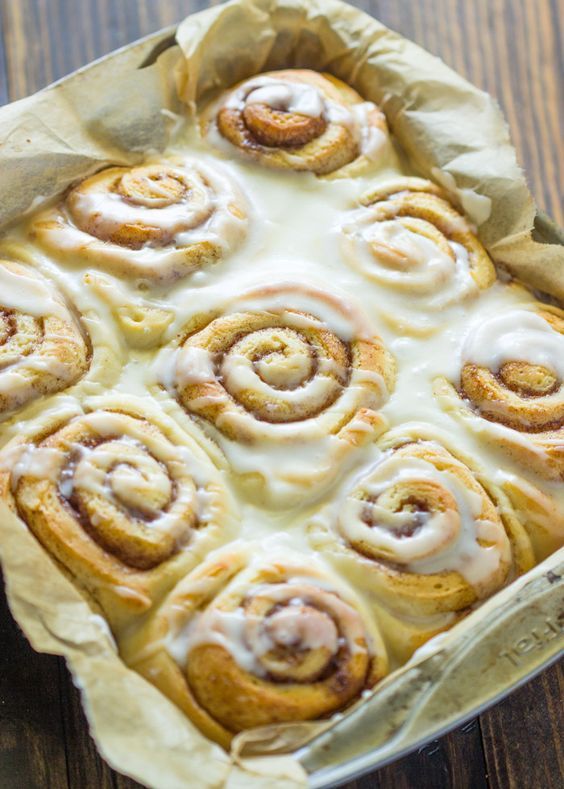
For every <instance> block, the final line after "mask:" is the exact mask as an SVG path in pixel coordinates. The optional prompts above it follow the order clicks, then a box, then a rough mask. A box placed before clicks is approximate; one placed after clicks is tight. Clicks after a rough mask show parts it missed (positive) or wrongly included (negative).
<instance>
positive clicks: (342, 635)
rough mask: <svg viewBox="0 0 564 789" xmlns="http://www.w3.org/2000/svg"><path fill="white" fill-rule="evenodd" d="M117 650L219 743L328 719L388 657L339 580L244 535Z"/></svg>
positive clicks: (377, 674)
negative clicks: (244, 540) (267, 728)
mask: <svg viewBox="0 0 564 789" xmlns="http://www.w3.org/2000/svg"><path fill="white" fill-rule="evenodd" d="M121 651H122V654H123V655H124V658H125V660H126V662H127V663H128V664H129V665H130V666H132V667H133V668H135V669H136V670H137V671H139V672H140V673H141V674H143V675H144V676H145V677H146V678H147V679H148V680H149V681H150V682H153V683H154V684H155V685H157V687H159V688H160V689H161V690H162V691H163V692H164V693H166V694H167V695H168V696H169V698H171V699H172V701H174V702H175V703H176V704H177V705H178V706H179V707H180V708H181V709H182V711H183V712H184V713H185V714H187V715H188V716H189V717H190V718H191V719H192V721H193V722H194V723H195V724H196V725H197V726H199V728H200V729H201V730H202V731H203V732H204V734H206V735H207V736H208V737H210V738H211V739H214V740H216V741H217V742H219V743H220V744H221V745H223V746H224V747H228V746H229V743H230V741H231V739H232V737H233V735H235V734H236V733H237V732H240V731H243V730H246V729H250V728H254V727H257V726H264V725H268V724H272V723H282V722H290V721H304V720H315V719H317V718H320V717H328V716H330V715H331V714H333V713H336V712H338V711H339V710H341V709H343V708H344V707H346V706H347V705H348V704H350V703H351V702H352V701H354V700H355V699H357V698H358V697H359V696H360V694H361V693H362V692H363V691H364V690H366V689H369V688H371V687H373V686H374V685H375V684H376V682H378V680H379V679H381V678H382V677H383V676H384V675H385V673H386V671H387V666H388V664H387V657H386V652H385V648H384V645H383V643H382V640H381V638H380V635H379V632H378V630H377V628H376V626H375V625H374V623H373V622H372V621H371V618H370V616H369V615H367V613H366V611H365V610H364V608H363V607H362V604H361V603H360V601H359V600H358V599H357V598H356V597H355V595H354V594H353V593H352V591H351V590H350V589H349V588H348V587H347V586H346V585H345V584H344V583H343V582H342V581H340V580H339V579H338V578H336V577H334V576H333V575H332V574H331V573H329V572H328V571H327V570H325V569H324V568H323V567H322V566H321V565H318V564H317V562H316V561H315V560H313V561H312V560H311V558H306V557H305V556H302V555H298V554H294V553H292V552H289V551H286V552H285V555H284V557H282V556H278V555H277V557H276V558H273V555H272V554H268V553H267V554H264V553H263V552H262V551H261V549H260V546H256V545H253V544H246V545H242V544H238V545H234V546H233V547H232V548H231V549H229V550H225V551H223V552H219V554H214V556H213V558H212V557H210V559H209V561H208V563H207V564H205V565H203V566H201V567H199V568H198V569H197V570H195V571H194V572H193V573H192V574H191V575H189V576H187V577H186V578H185V579H184V580H183V581H181V582H180V583H179V584H178V586H177V587H176V588H175V589H174V590H173V591H172V592H171V594H170V595H169V597H168V598H167V600H166V601H165V602H164V604H163V606H162V607H161V608H160V610H158V611H157V612H156V613H155V614H154V615H153V617H152V618H151V620H150V621H149V622H148V623H147V624H146V625H145V626H144V627H142V628H141V630H139V631H138V632H137V633H135V634H133V636H132V637H130V638H128V639H126V640H125V641H124V642H123V643H122V645H121ZM243 699H244V702H243V701H242V700H243Z"/></svg>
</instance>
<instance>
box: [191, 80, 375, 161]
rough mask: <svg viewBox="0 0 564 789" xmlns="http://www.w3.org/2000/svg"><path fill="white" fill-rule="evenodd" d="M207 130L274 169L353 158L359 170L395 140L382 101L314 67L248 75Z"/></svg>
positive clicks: (209, 117)
mask: <svg viewBox="0 0 564 789" xmlns="http://www.w3.org/2000/svg"><path fill="white" fill-rule="evenodd" d="M203 127H204V134H211V136H212V138H213V136H214V135H215V136H216V138H217V136H219V138H220V139H221V138H223V139H224V140H227V141H228V142H229V143H231V144H232V145H234V146H235V147H236V149H237V150H238V151H239V152H240V153H242V154H243V155H245V156H247V157H248V158H250V159H253V160H254V161H257V162H259V163H260V164H262V165H264V166H266V167H273V168H276V169H282V170H306V171H310V172H313V173H316V174H318V175H322V174H328V173H334V172H335V171H337V170H340V169H341V168H343V167H345V165H350V164H351V163H353V162H354V168H355V172H356V170H358V169H361V168H362V167H363V166H365V165H366V164H367V163H368V162H369V161H370V160H371V159H377V158H378V157H379V155H380V151H381V148H382V146H383V144H384V143H385V141H386V139H387V127H386V120H385V117H384V115H383V114H382V113H381V112H380V110H379V109H378V107H376V105H375V104H372V103H371V102H365V101H363V99H362V98H361V97H360V96H359V95H358V93H356V91H354V90H353V89H352V88H350V87H349V86H348V85H346V84H345V83H344V82H341V81H340V80H338V79H337V78H336V77H333V76H331V75H330V74H318V73H316V72H314V71H309V70H307V69H286V70H284V71H271V72H267V73H265V74H261V75H259V76H256V77H252V78H251V79H247V80H245V81H244V82H242V83H241V84H240V85H238V86H237V87H236V88H234V89H233V90H232V91H230V92H229V93H228V94H227V96H225V97H223V98H222V100H220V103H219V106H217V105H214V106H213V107H212V108H211V110H209V111H208V112H207V113H205V114H204V118H203ZM349 169H350V168H347V174H349Z"/></svg>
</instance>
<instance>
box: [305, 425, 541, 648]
mask: <svg viewBox="0 0 564 789" xmlns="http://www.w3.org/2000/svg"><path fill="white" fill-rule="evenodd" d="M406 441H407V443H406ZM382 442H383V446H384V447H386V448H385V449H384V451H383V452H382V453H381V454H380V455H379V456H378V457H377V459H376V460H375V461H374V462H373V463H372V464H371V465H368V466H367V467H364V468H362V469H361V470H360V471H359V472H358V473H357V474H356V475H355V476H354V477H353V478H352V479H351V481H350V482H349V483H347V485H346V486H345V489H344V490H343V492H342V493H341V495H340V496H338V497H337V499H336V502H335V503H334V504H333V505H329V507H328V508H327V510H326V511H324V512H322V513H320V514H319V515H318V516H317V517H315V518H314V519H313V521H312V524H311V526H310V533H311V538H312V542H313V544H314V546H316V547H317V548H318V549H319V550H321V551H322V552H323V554H324V555H327V556H328V557H329V558H331V559H332V560H333V561H334V562H335V563H336V564H337V566H339V567H341V568H342V569H343V570H344V572H345V573H346V574H350V575H351V577H354V578H355V581H356V582H357V583H359V584H360V585H361V586H362V587H363V588H365V589H366V590H367V591H368V593H369V594H370V595H371V598H372V599H373V601H374V603H375V604H376V606H379V605H381V606H382V607H383V608H384V609H385V611H384V618H385V622H386V635H387V636H389V637H390V640H391V642H392V643H393V644H394V646H395V647H396V650H397V651H399V652H400V653H402V654H401V657H402V659H404V660H405V659H406V658H407V657H408V656H409V654H410V653H411V652H412V651H413V648H415V647H417V646H419V645H420V644H421V643H422V642H423V641H425V640H426V639H427V638H428V637H430V636H431V635H433V634H434V633H435V632H437V631H438V630H441V629H444V627H445V626H448V625H451V624H452V617H450V618H449V617H448V616H446V617H444V616H443V617H442V618H441V616H440V615H449V614H457V613H463V612H464V611H465V610H466V609H468V607H469V606H472V605H473V604H474V603H476V602H477V601H479V600H483V599H485V598H487V597H489V596H490V595H492V594H493V593H494V592H496V591H497V590H499V589H500V588H501V587H503V586H504V585H505V583H506V582H508V581H509V580H510V579H511V578H513V577H514V576H515V575H516V574H519V573H521V572H524V571H525V570H527V569H529V568H530V567H532V566H533V564H534V557H533V552H532V548H531V544H530V541H529V539H528V537H527V534H526V532H525V531H524V530H523V528H522V526H521V523H520V522H519V521H518V520H517V519H516V518H515V516H514V514H513V513H512V510H511V507H510V505H509V503H508V501H507V499H506V498H505V497H504V496H503V494H502V493H501V492H500V491H499V490H497V489H496V488H494V487H493V486H491V485H489V484H487V485H486V483H484V480H483V479H482V477H481V476H479V475H477V474H476V473H475V472H474V471H472V470H471V468H469V467H468V466H467V465H466V464H465V463H464V462H462V461H461V460H459V459H457V458H456V457H455V456H454V455H452V454H451V453H450V452H449V451H448V450H446V449H445V448H444V447H442V446H441V445H440V444H438V443H436V442H434V441H428V440H408V439H405V438H403V439H402V440H398V439H394V440H393V441H392V442H391V446H389V448H387V444H389V443H390V442H389V441H388V437H387V436H384V437H383V438H382ZM390 614H391V617H390ZM395 616H397V619H394V617H395ZM402 619H406V620H407V623H404V622H403V621H402ZM404 629H407V636H404V638H405V639H406V641H405V643H401V638H402V632H403V631H404ZM398 644H400V646H399V647H398Z"/></svg>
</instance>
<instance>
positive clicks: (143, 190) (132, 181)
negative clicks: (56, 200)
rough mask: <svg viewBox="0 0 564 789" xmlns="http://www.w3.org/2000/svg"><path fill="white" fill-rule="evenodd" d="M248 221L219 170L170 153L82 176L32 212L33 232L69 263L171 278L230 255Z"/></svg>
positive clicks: (143, 277)
mask: <svg viewBox="0 0 564 789" xmlns="http://www.w3.org/2000/svg"><path fill="white" fill-rule="evenodd" d="M247 224H248V206H247V204H246V201H245V199H244V197H243V195H242V193H241V192H240V190H239V188H238V187H237V185H236V184H235V183H234V182H233V181H232V180H231V178H230V177H229V176H228V175H227V174H226V173H225V172H224V171H223V170H222V169H220V167H218V166H216V165H214V167H213V168H212V167H208V166H207V165H204V164H202V163H201V162H196V161H195V160H193V159H189V158H185V157H180V156H176V157H173V158H167V159H157V160H152V161H149V162H147V163H146V164H144V165H142V166H139V167H110V168H108V169H106V170H102V171H101V172H99V173H97V174H96V175H93V176H91V177H90V178H87V179H86V180H84V181H82V182H81V183H79V184H78V185H77V186H75V187H74V188H73V189H71V190H70V192H69V193H68V194H67V196H66V199H65V200H64V202H63V203H62V205H60V206H58V207H56V208H54V209H51V210H48V211H46V212H43V213H41V214H39V215H38V216H37V217H36V219H35V220H34V221H33V223H32V226H31V235H32V238H35V239H37V240H38V241H39V242H40V243H41V244H42V245H44V246H45V247H46V248H47V249H48V250H49V251H50V252H52V253H54V254H56V255H57V256H59V257H63V258H66V259H67V260H68V259H74V260H75V261H77V262H78V263H80V264H88V265H91V266H94V267H95V268H98V267H99V268H103V269H106V270H108V271H111V272H113V273H116V274H118V275H120V276H123V277H129V278H135V279H138V280H141V281H142V282H144V281H147V280H148V281H150V282H157V283H167V282H168V283H169V282H172V281H174V280H176V279H178V278H179V277H182V276H185V275H186V274H188V273H189V272H190V271H193V270H194V269H197V268H200V267H201V266H205V265H207V264H209V263H213V262H214V261H217V260H219V259H220V258H222V257H224V256H225V255H227V254H229V252H231V251H232V250H233V249H234V248H235V247H236V246H237V245H238V244H239V243H240V242H241V240H242V239H243V237H244V236H245V233H246V230H247Z"/></svg>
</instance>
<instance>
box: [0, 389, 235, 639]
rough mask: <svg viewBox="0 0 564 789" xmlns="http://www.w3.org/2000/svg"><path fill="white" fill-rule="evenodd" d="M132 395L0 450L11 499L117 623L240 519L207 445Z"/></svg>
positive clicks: (147, 601) (149, 601)
mask: <svg viewBox="0 0 564 789" xmlns="http://www.w3.org/2000/svg"><path fill="white" fill-rule="evenodd" d="M127 400H128V398H120V400H119V405H118V402H117V399H114V400H109V399H101V400H100V401H99V402H98V403H96V401H95V400H93V401H92V402H93V409H94V410H89V411H87V412H86V413H80V414H76V415H74V416H72V417H70V418H68V419H65V420H63V421H60V419H58V420H57V421H56V422H54V423H50V422H49V420H48V419H47V420H46V424H42V425H41V427H40V429H39V430H38V432H37V434H36V435H35V437H33V438H22V437H19V438H16V439H15V440H14V441H12V442H11V443H10V444H8V445H7V447H5V448H4V450H3V451H2V453H1V454H0V461H1V468H2V472H1V475H0V481H1V488H2V495H3V497H4V499H5V500H6V501H7V502H8V504H9V505H10V506H11V507H12V509H13V510H14V511H15V512H16V513H17V514H18V515H19V517H20V518H21V519H22V520H23V521H24V523H26V524H27V526H28V527H29V529H30V531H31V532H32V533H33V534H34V535H35V536H36V537H37V539H38V540H39V541H40V542H41V543H42V544H43V546H44V547H45V548H46V549H47V550H48V551H49V552H50V553H51V555H52V556H53V557H54V558H56V559H57V560H58V561H59V562H60V563H61V564H62V565H63V567H64V568H66V570H67V571H68V572H69V573H70V574H71V575H72V576H73V577H75V578H76V580H77V581H78V583H79V584H80V585H81V586H82V587H83V588H85V589H86V590H88V591H89V592H90V593H91V594H92V596H93V597H94V599H95V600H96V601H97V602H98V603H99V604H100V605H101V606H102V608H103V609H104V613H105V614H106V616H107V618H108V620H109V621H110V622H111V623H115V624H116V625H118V626H119V624H120V623H121V620H122V616H123V615H128V614H129V615H133V614H136V613H141V612H143V611H145V610H146V609H147V608H148V607H150V605H151V604H152V603H153V602H154V599H155V597H156V596H158V594H160V593H162V592H163V591H166V589H167V586H170V585H171V583H172V582H173V581H174V580H175V579H176V578H177V577H178V575H179V574H182V573H184V572H186V571H187V569H189V568H190V567H191V566H193V564H194V563H195V562H196V561H197V559H198V557H199V556H201V553H202V551H203V550H205V548H206V547H208V548H209V547H210V546H211V545H212V544H217V543H218V542H221V541H223V540H225V539H227V538H228V537H229V527H230V525H231V518H232V511H231V506H232V505H231V503H230V499H229V497H228V495H227V493H226V491H225V489H224V488H223V486H222V484H221V480H220V478H219V476H218V474H217V472H216V470H215V469H214V467H213V466H212V464H211V463H210V462H209V461H208V460H207V458H206V457H205V455H204V453H203V451H202V450H201V449H200V448H199V447H198V446H196V445H195V444H194V442H192V441H191V440H190V439H189V438H188V437H186V436H184V435H183V434H182V433H181V431H179V430H178V428H176V426H175V425H173V424H169V423H168V421H167V420H166V419H165V418H164V417H163V416H162V415H161V414H160V413H159V411H158V409H156V408H154V407H152V406H150V405H145V404H144V403H143V402H142V401H139V400H136V399H135V398H131V400H130V401H129V402H127ZM106 403H107V404H106Z"/></svg>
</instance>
